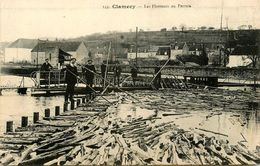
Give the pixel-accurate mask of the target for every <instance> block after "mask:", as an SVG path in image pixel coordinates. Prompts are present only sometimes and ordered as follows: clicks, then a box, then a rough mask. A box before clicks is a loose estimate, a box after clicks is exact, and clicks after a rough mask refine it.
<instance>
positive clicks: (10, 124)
mask: <svg viewBox="0 0 260 166" xmlns="http://www.w3.org/2000/svg"><path fill="white" fill-rule="evenodd" d="M13 125H14V122H13V121H7V122H6V132H7V133H9V132H13V130H14V128H13Z"/></svg>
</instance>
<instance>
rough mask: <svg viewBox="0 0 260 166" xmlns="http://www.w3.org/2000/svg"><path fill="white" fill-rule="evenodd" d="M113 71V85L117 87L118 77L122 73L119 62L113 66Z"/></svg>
mask: <svg viewBox="0 0 260 166" xmlns="http://www.w3.org/2000/svg"><path fill="white" fill-rule="evenodd" d="M113 71H114V85H117V86H119V84H120V75H121V72H122V69H121V66H119V62H116V64H115V66H114V67H113Z"/></svg>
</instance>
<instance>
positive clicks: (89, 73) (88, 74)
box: [82, 60, 96, 87]
mask: <svg viewBox="0 0 260 166" xmlns="http://www.w3.org/2000/svg"><path fill="white" fill-rule="evenodd" d="M82 71H83V73H84V74H85V78H86V81H87V84H88V86H90V87H92V86H93V83H94V77H95V73H96V69H95V66H94V65H93V64H92V60H88V64H87V65H85V67H84V68H83V69H82Z"/></svg>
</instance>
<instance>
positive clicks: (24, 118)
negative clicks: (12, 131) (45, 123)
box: [21, 116, 28, 127]
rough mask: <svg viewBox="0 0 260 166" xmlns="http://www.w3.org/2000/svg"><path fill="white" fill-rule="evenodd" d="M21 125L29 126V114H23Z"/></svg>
mask: <svg viewBox="0 0 260 166" xmlns="http://www.w3.org/2000/svg"><path fill="white" fill-rule="evenodd" d="M21 121H22V122H21V127H27V126H28V116H22V119H21Z"/></svg>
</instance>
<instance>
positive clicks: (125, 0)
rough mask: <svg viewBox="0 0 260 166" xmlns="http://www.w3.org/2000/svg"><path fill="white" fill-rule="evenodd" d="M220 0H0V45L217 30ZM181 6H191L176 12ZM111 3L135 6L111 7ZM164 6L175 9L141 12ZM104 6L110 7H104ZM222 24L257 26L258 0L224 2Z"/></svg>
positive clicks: (258, 25)
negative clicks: (182, 26) (172, 30)
mask: <svg viewBox="0 0 260 166" xmlns="http://www.w3.org/2000/svg"><path fill="white" fill-rule="evenodd" d="M221 3H222V0H208V1H205V0H0V41H13V40H16V39H17V38H44V37H51V38H56V37H57V38H71V37H78V36H84V35H87V34H92V33H96V32H101V33H105V32H107V31H113V30H117V31H129V30H130V29H133V30H134V29H135V27H136V26H138V27H139V28H141V29H144V30H160V29H161V28H171V27H173V26H176V27H179V25H180V24H185V25H186V26H188V27H198V26H204V25H205V26H214V27H217V28H219V27H220V16H221ZM178 4H180V5H190V6H191V7H188V8H179V7H178ZM113 5H135V6H136V7H135V9H116V8H112V6H113ZM144 5H146V6H148V5H150V6H151V5H166V6H167V5H168V6H176V8H170V7H169V8H150V9H147V8H144ZM104 6H108V7H109V9H105V8H104ZM223 6H224V8H223V26H225V25H226V23H227V21H228V26H229V27H231V28H237V27H238V26H239V25H243V24H247V25H248V24H250V25H253V27H254V28H260V12H259V11H260V0H223Z"/></svg>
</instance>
